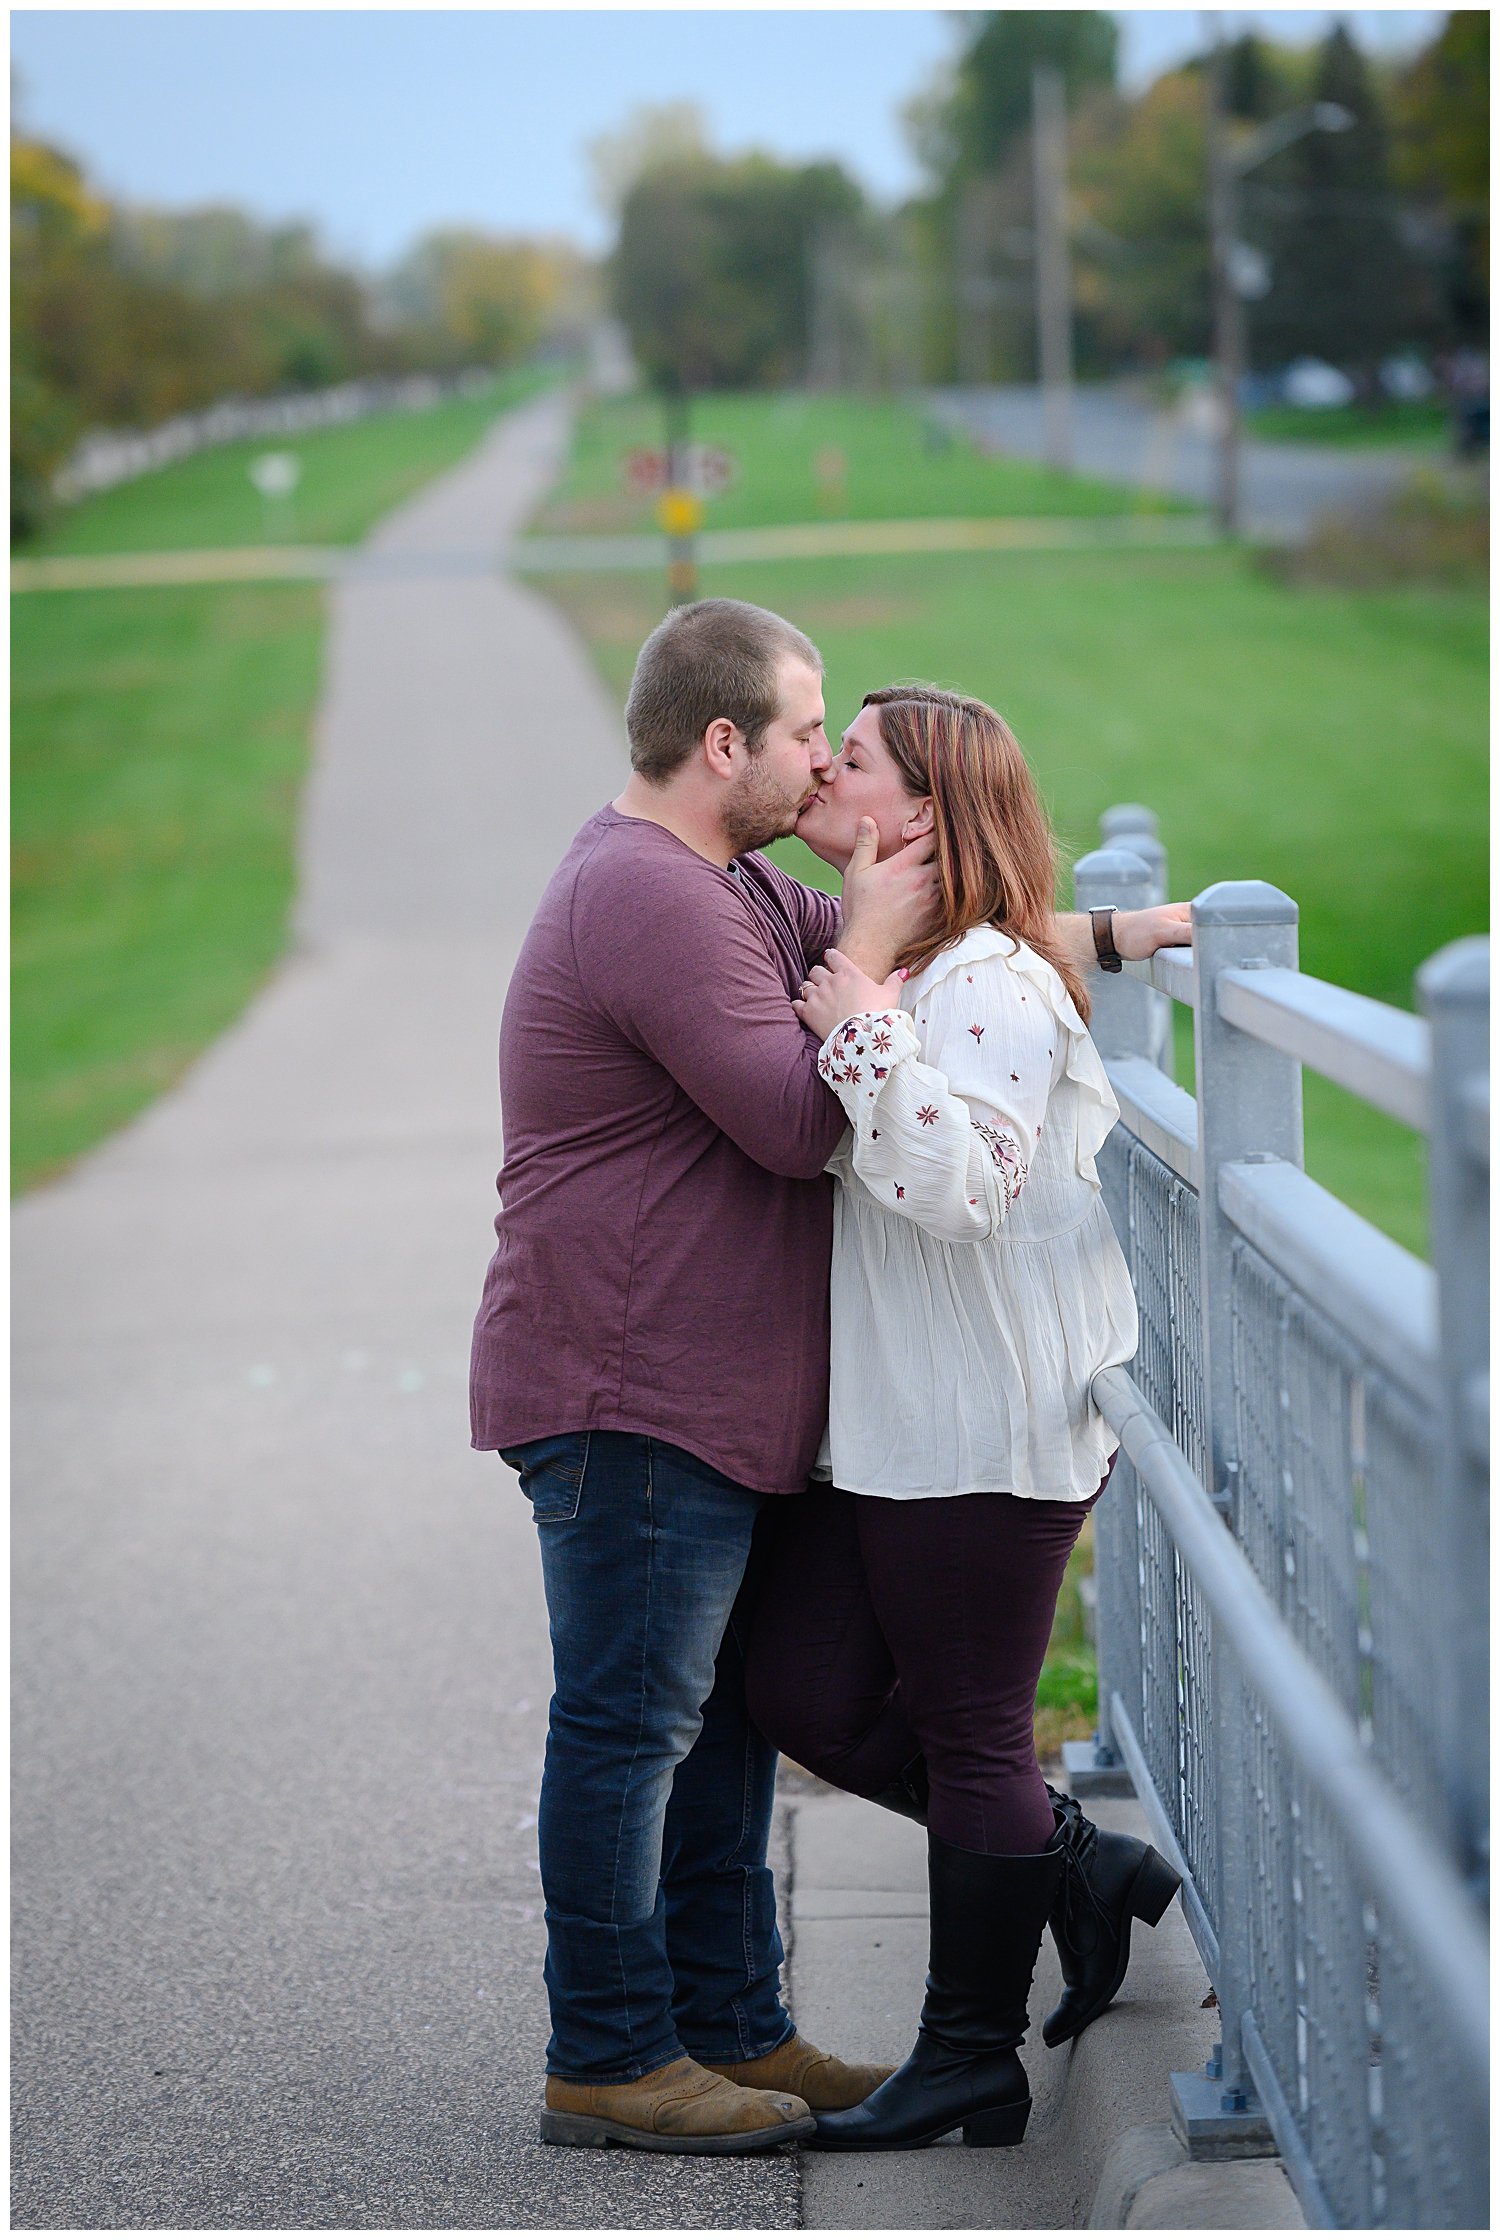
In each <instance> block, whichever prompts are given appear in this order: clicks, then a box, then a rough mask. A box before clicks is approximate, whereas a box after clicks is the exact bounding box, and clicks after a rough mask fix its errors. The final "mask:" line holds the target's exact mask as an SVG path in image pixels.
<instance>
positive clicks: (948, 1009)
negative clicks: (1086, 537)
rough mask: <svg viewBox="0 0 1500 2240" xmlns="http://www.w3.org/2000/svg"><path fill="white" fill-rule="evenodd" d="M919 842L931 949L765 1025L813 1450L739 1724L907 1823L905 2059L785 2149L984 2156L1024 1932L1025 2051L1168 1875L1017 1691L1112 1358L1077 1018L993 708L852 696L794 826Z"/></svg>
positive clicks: (1104, 2001)
mask: <svg viewBox="0 0 1500 2240" xmlns="http://www.w3.org/2000/svg"><path fill="white" fill-rule="evenodd" d="M866 818H869V819H873V820H874V823H875V825H876V827H877V829H878V832H879V841H880V853H881V854H882V855H885V854H889V853H891V852H892V851H893V850H894V849H896V848H898V847H899V846H901V845H902V844H903V842H905V841H907V840H910V839H912V838H914V837H915V836H916V835H918V834H919V833H923V832H928V831H930V832H931V833H932V835H933V839H934V845H935V851H936V860H937V865H938V870H939V878H940V885H941V894H942V913H941V918H940V920H939V922H938V923H937V925H936V927H935V928H934V930H933V931H932V932H931V933H930V935H929V936H928V937H927V938H925V939H924V940H923V941H922V942H921V943H920V944H919V945H918V946H917V947H916V948H914V949H913V950H912V951H911V952H910V953H909V954H908V956H907V957H906V958H905V959H904V960H903V970H902V971H901V972H899V973H898V974H896V975H895V976H893V978H892V979H891V980H889V981H887V982H886V983H885V985H884V986H883V987H882V986H877V985H876V984H875V983H874V982H873V981H871V980H869V979H867V978H866V976H865V975H864V974H863V973H862V972H860V971H859V970H858V969H857V968H856V967H855V966H854V965H853V964H852V963H850V962H849V960H848V959H847V958H845V957H843V956H841V954H840V953H839V952H838V951H837V950H831V951H830V952H829V954H828V958H827V960H826V962H825V963H824V964H822V965H819V966H817V967H815V968H814V970H813V972H812V973H811V975H810V977H809V979H808V981H807V982H806V983H805V984H804V987H803V991H802V996H801V999H800V1001H799V1002H798V1003H797V1005H796V1010H797V1012H798V1015H799V1016H800V1017H801V1019H802V1020H803V1023H804V1024H805V1025H807V1026H809V1027H811V1028H812V1029H813V1030H814V1032H816V1033H817V1034H818V1035H819V1036H820V1037H822V1040H823V1047H822V1050H821V1053H820V1056H819V1061H818V1062H819V1070H820V1072H821V1073H822V1075H823V1078H824V1080H825V1081H827V1082H828V1084H829V1085H830V1087H831V1088H833V1089H834V1091H835V1092H836V1093H837V1095H838V1096H839V1098H840V1099H841V1101H842V1102H843V1104H844V1107H845V1109H846V1111H847V1113H848V1115H849V1120H850V1134H849V1135H848V1136H846V1138H845V1139H844V1142H843V1144H842V1145H841V1146H840V1148H839V1150H838V1152H837V1153H836V1154H835V1157H834V1160H833V1162H832V1168H833V1171H834V1173H835V1175H836V1177H837V1180H838V1183H839V1190H838V1200H837V1209H836V1216H835V1232H834V1255H833V1274H832V1310H833V1312H832V1319H833V1331H832V1338H833V1354H832V1374H831V1393H830V1408H829V1428H828V1440H827V1444H826V1448H825V1454H824V1457H823V1461H822V1464H821V1465H820V1472H821V1471H822V1470H825V1469H826V1472H827V1476H828V1477H829V1478H830V1479H831V1483H825V1484H822V1485H819V1484H816V1483H815V1484H814V1485H813V1486H812V1487H811V1488H810V1489H809V1491H808V1492H807V1494H806V1495H805V1496H803V1497H802V1498H800V1499H798V1500H796V1501H788V1502H785V1503H778V1504H775V1505H774V1511H768V1512H767V1516H766V1519H765V1525H766V1542H765V1546H764V1548H763V1551H762V1553H761V1559H760V1560H761V1562H762V1564H763V1567H764V1568H763V1570H762V1572H761V1585H760V1590H759V1598H758V1601H757V1604H756V1609H755V1617H754V1623H753V1633H752V1639H751V1649H750V1665H749V1674H748V1686H749V1692H750V1702H751V1709H752V1712H753V1714H754V1716H755V1718H756V1719H757V1721H758V1723H759V1724H760V1725H761V1726H762V1728H763V1729H764V1730H765V1732H766V1733H767V1734H768V1736H769V1737H770V1739H771V1740H772V1741H773V1742H775V1743H776V1744H777V1745H778V1747H779V1748H781V1749H782V1750H784V1751H785V1752H786V1753H787V1754H788V1755H789V1756H791V1757H793V1758H795V1759H796V1760H797V1761H798V1762H799V1763H800V1764H802V1765H804V1766H807V1767H808V1768H809V1769H810V1770H812V1771H813V1772H815V1773H817V1774H820V1775H821V1776H823V1778H825V1779H826V1780H828V1781H831V1782H833V1783H835V1784H837V1785H838V1786H840V1787H842V1788H846V1789H850V1790H853V1791H854V1792H856V1793H857V1794H860V1795H863V1796H867V1797H871V1798H873V1799H875V1800H876V1801H878V1802H881V1803H884V1804H887V1805H891V1806H892V1807H893V1808H894V1809H896V1810H898V1811H905V1812H907V1813H909V1814H910V1815H911V1816H912V1817H914V1818H918V1819H924V1820H925V1821H926V1824H927V1829H928V1864H929V1887H930V1899H931V1965H930V1971H929V1975H928V1980H927V1997H926V2000H925V2002H924V2005H923V2010H922V2021H921V2028H920V2030H919V2033H918V2037H917V2043H916V2047H915V2050H914V2051H913V2053H912V2054H911V2056H910V2057H909V2058H908V2060H907V2061H906V2062H905V2063H904V2064H903V2065H902V2067H901V2068H899V2069H898V2070H896V2071H895V2073H894V2074H893V2075H891V2076H890V2077H888V2078H887V2079H886V2081H885V2082H884V2083H883V2084H881V2085H880V2086H879V2087H878V2088H877V2090H876V2091H874V2092H873V2093H872V2094H871V2095H870V2097H869V2098H868V2099H867V2100H865V2101H864V2102H863V2103H862V2104H861V2105H860V2106H859V2107H857V2108H853V2109H850V2110H847V2111H844V2112H842V2113H839V2114H835V2115H829V2116H824V2117H820V2118H819V2122H818V2130H817V2135H816V2137H815V2139H814V2140H813V2141H812V2142H811V2143H812V2144H813V2145H817V2146H824V2147H830V2148H831V2147H849V2148H872V2147H911V2146H924V2145H928V2144H930V2143H931V2142H932V2141H933V2140H934V2139H937V2138H940V2137H942V2136H943V2135H944V2134H945V2133H946V2132H949V2131H952V2130H955V2129H957V2128H958V2127H959V2126H960V2125H962V2127H963V2132H964V2138H965V2141H966V2142H967V2143H968V2144H970V2145H976V2146H1002V2145H1013V2144H1015V2143H1016V2142H1017V2141H1018V2140H1019V2139H1020V2138H1021V2136H1022V2134H1023V2132H1024V2130H1025V2127H1026V2118H1027V2114H1028V2112H1029V2109H1030V2104H1031V2102H1030V2094H1029V2091H1028V2089H1027V2084H1026V2076H1025V2071H1024V2070H1023V2068H1022V2066H1021V2062H1020V2060H1019V2057H1018V2055H1017V2053H1016V2050H1015V2049H1016V2047H1017V2046H1018V2045H1019V2043H1020V2042H1021V2039H1022V2036H1023V2034H1024V2032H1025V2029H1026V2025H1027V2013H1026V2001H1027V1995H1028V1993H1029V1991H1030V1987H1031V1977H1032V1971H1033V1967H1034V1965H1035V1960H1036V1955H1037V1950H1038V1946H1039V1944H1040V1940H1041V1936H1042V1932H1043V1929H1044V1928H1045V1926H1046V1925H1047V1922H1048V1919H1049V1916H1050V1918H1051V1920H1052V1925H1053V1928H1054V1933H1055V1934H1056V1936H1057V1939H1058V1944H1059V1949H1060V1951H1061V1954H1062V1959H1063V1971H1064V1977H1065V1981H1066V1984H1067V1986H1068V1988H1067V1991H1066V1993H1065V1996H1064V1999H1063V2001H1062V2004H1061V2006H1060V2007H1059V2008H1058V2009H1057V2011H1056V2012H1055V2013H1054V2014H1053V2015H1051V2016H1049V2017H1048V2021H1047V2025H1046V2029H1045V2033H1044V2034H1045V2036H1046V2038H1047V2041H1048V2042H1049V2043H1056V2042H1058V2041H1059V2040H1061V2039H1063V2038H1067V2037H1071V2036H1074V2035H1076V2033H1077V2032H1078V2031H1079V2030H1080V2029H1082V2028H1084V2027H1085V2026H1086V2025H1087V2024H1088V2023H1089V2022H1091V2021H1092V2020H1093V2019H1094V2017H1095V2015H1097V2014H1099V2013H1101V2012H1102V2011H1103V2009H1104V2007H1105V2006H1107V2005H1108V2003H1109V2001H1110V1999H1111V1998H1113V1996H1114V1994H1115V1992H1116V1991H1117V1990H1118V1988H1119V1984H1120V1982H1121V1980H1122V1978H1123V1976H1124V1972H1125V1966H1126V1963H1127V1960H1128V1956H1129V1929H1130V1922H1131V1919H1132V1917H1135V1918H1140V1919H1145V1920H1149V1921H1153V1922H1154V1921H1156V1920H1159V1919H1160V1917H1161V1914H1162V1913H1163V1911H1164V1910H1165V1908H1166V1906H1167V1904H1168V1903H1169V1901H1170V1899H1171V1897H1172V1895H1173V1893H1174V1891H1175V1890H1176V1888H1177V1881H1178V1878H1177V1876H1176V1875H1175V1874H1174V1873H1173V1871H1172V1869H1171V1868H1170V1867H1169V1866H1168V1865H1167V1864H1166V1862H1165V1861H1164V1860H1162V1859H1161V1858H1160V1857H1159V1856H1158V1854H1157V1853H1156V1852H1155V1851H1153V1850H1152V1849H1151V1847H1150V1846H1149V1845H1146V1844H1143V1843H1141V1842H1139V1841H1138V1840H1136V1839H1134V1838H1131V1837H1125V1836H1110V1835H1105V1834H1102V1833H1101V1832H1100V1831H1098V1830H1096V1829H1094V1828H1092V1827H1091V1826H1090V1824H1089V1823H1088V1822H1087V1821H1085V1820H1084V1818H1083V1816H1082V1814H1081V1812H1080V1811H1079V1808H1078V1806H1077V1805H1076V1804H1075V1803H1073V1802H1072V1801H1071V1800H1067V1799H1061V1798H1054V1796H1053V1793H1052V1792H1051V1791H1049V1790H1048V1788H1047V1786H1046V1784H1045V1783H1044V1781H1043V1779H1042V1776H1041V1772H1040V1770H1039V1768H1038V1766H1037V1762H1036V1753H1035V1746H1034V1740H1033V1724H1032V1722H1033V1714H1034V1709H1035V1702H1036V1684H1037V1677H1038V1674H1039V1672H1040V1670H1041V1664H1042V1659H1043V1656H1044V1655H1045V1653H1046V1647H1047V1641H1048V1637H1049V1634H1050V1631H1051V1625H1052V1617H1053V1611H1054V1608H1055V1605H1056V1601H1057V1594H1058V1589H1059V1587H1060V1585H1061V1583H1062V1577H1063V1572H1064V1568H1065V1566H1066V1564H1067V1560H1068V1556H1069V1554H1070V1552H1071V1550H1072V1548H1073V1546H1074V1543H1075V1541H1076V1540H1077V1537H1078V1534H1079V1531H1080V1529H1081V1527H1082V1524H1083V1521H1084V1518H1085V1517H1086V1516H1087V1515H1088V1513H1089V1511H1090V1509H1091V1508H1092V1507H1093V1505H1094V1502H1095V1501H1096V1500H1097V1499H1098V1497H1099V1494H1100V1493H1101V1492H1102V1491H1103V1487H1104V1483H1105V1481H1106V1479H1107V1478H1108V1475H1109V1471H1110V1468H1111V1466H1112V1458H1113V1450H1114V1446H1115V1441H1114V1438H1113V1436H1112V1434H1111V1432H1110V1430H1109V1427H1108V1425H1107V1424H1106V1423H1105V1421H1104V1419H1103V1418H1102V1416H1101V1415H1100V1414H1099V1412H1098V1410H1097V1409H1096V1408H1095V1407H1094V1405H1093V1402H1092V1399H1091V1397H1090V1391H1089V1386H1090V1380H1091V1379H1092V1377H1093V1376H1094V1374H1095V1372H1096V1371H1097V1370H1099V1369H1102V1368H1104V1367H1106V1366H1108V1365H1110V1364H1113V1363H1117V1362H1123V1361H1128V1360H1129V1359H1130V1358H1131V1356H1132V1355H1133V1353H1134V1352H1135V1346H1136V1316H1135V1301H1134V1297H1133V1295H1132V1292H1131V1287H1130V1279H1129V1276H1128V1273H1127V1271H1126V1267H1125V1262H1124V1259H1123V1257H1122V1255H1121V1252H1120V1248H1119V1246H1118V1244H1117V1243H1116V1241H1115V1237H1114V1233H1113V1231H1112V1229H1111V1227H1110V1224H1109V1217H1108V1215H1107V1213H1106V1211H1105V1209H1104V1205H1103V1201H1102V1198H1101V1196H1100V1191H1099V1183H1098V1178H1097V1175H1096V1173H1095V1169H1094V1157H1095V1154H1096V1153H1097V1151H1098V1150H1099V1147H1100V1145H1101V1144H1102V1143H1103V1141H1104V1139H1105V1137H1106V1136H1107V1134H1108V1133H1109V1130H1110V1128H1111V1127H1112V1125H1113V1124H1114V1121H1115V1119H1116V1118H1117V1116H1118V1107H1117V1105H1116V1103H1115V1100H1114V1096H1113V1093H1112V1091H1111V1089H1110V1086H1109V1082H1108V1079H1107V1077H1106V1075H1105V1072H1104V1068H1103V1066H1102V1065H1101V1063H1100V1060H1099V1057H1098V1054H1097V1052H1096V1051H1095V1049H1094V1046H1093V1044H1092V1042H1091V1041H1090V1039H1089V1035H1088V1030H1087V1027H1086V1025H1085V1020H1086V1018H1087V1014H1088V998H1087V996H1086V994H1085V992H1084V988H1083V986H1082V983H1081V982H1080V981H1079V979H1078V978H1077V976H1076V974H1075V972H1074V971H1073V969H1072V967H1071V966H1070V965H1069V963H1068V962H1067V961H1066V959H1065V958H1064V957H1063V956H1062V954H1061V953H1060V951H1058V950H1057V949H1055V948H1054V946H1053V942H1052V933H1051V927H1052V909H1053V885H1054V873H1055V856H1054V848H1053V842H1052V837H1051V834H1050V831H1049V828H1048V825H1047V821H1046V817H1045V814H1044V812H1043V810H1042V807H1041V803H1040V801H1039V799H1038V796H1037V792H1036V787H1035V784H1034V782H1033V780H1032V776H1031V772H1030V771H1029V769H1028V768H1027V765H1026V762H1025V760H1024V758H1023V756H1022V755H1021V752H1020V749H1019V748H1018V746H1017V745H1016V742H1015V739H1014V738H1013V737H1012V735H1011V733H1010V731H1009V730H1008V729H1007V727H1006V725H1005V724H1004V723H1003V722H1002V720H1001V718H1000V717H999V716H998V715H997V714H996V713H995V711H994V710H993V709H992V708H988V707H986V706H984V705H983V703H982V702H980V701H976V700H968V699H964V698H962V697H960V696H959V695H958V694H956V693H951V692H942V691H938V690H936V689H935V688H932V687H928V686H903V687H895V688H893V689H892V690H890V691H886V692H875V693H871V694H870V695H869V696H868V698H867V699H866V701H865V703H864V706H863V708H862V709H861V711H860V714H859V716H858V717H857V718H856V719H855V721H854V723H853V724H851V725H850V727H849V730H848V731H847V732H846V734H845V738H844V749H843V753H842V755H841V756H840V757H839V759H838V760H837V762H836V763H835V765H834V767H833V769H832V771H831V772H830V774H829V776H828V778H827V779H826V780H825V782H824V784H823V787H822V789H821V791H820V793H819V795H818V797H817V799H816V800H815V801H814V802H813V803H812V804H811V805H810V806H809V807H808V809H807V810H806V811H805V812H804V813H803V816H802V818H801V821H800V822H799V825H798V831H799V833H800V834H801V836H802V838H803V839H804V840H805V841H806V842H807V844H808V846H809V847H810V848H812V849H813V850H814V852H815V853H816V854H818V855H820V856H822V857H823V858H824V860H825V861H827V862H829V863H833V864H837V865H840V866H842V865H843V864H844V863H845V862H847V860H848V858H849V856H850V854H851V853H852V851H853V848H854V843H855V838H856V834H857V832H858V829H859V826H860V823H861V821H862V820H863V819H866Z"/></svg>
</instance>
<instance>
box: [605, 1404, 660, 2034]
mask: <svg viewBox="0 0 1500 2240" xmlns="http://www.w3.org/2000/svg"><path fill="white" fill-rule="evenodd" d="M651 1457H652V1444H651V1441H650V1440H649V1439H648V1440H647V1441H646V1548H647V1555H646V1607H645V1611H644V1613H643V1616H642V1630H641V1677H640V1690H641V1692H640V1703H639V1707H638V1710H637V1714H636V1730H635V1746H634V1748H633V1749H632V1751H631V1753H630V1764H629V1766H628V1767H627V1768H626V1772H625V1784H624V1788H623V1789H622V1791H621V1812H620V1820H619V1825H618V1827H617V1829H616V1831H615V1858H614V1867H613V1869H612V1872H611V1875H610V1885H609V1912H610V1920H611V1922H612V1923H613V1925H614V1928H615V1933H616V1941H615V1951H616V1953H617V1954H618V1953H619V1950H620V1946H619V1922H618V1920H617V1919H616V1915H617V1913H618V1909H619V1902H620V1854H621V1851H622V1849H623V1847H624V1842H625V1812H624V1800H625V1798H626V1797H628V1796H629V1794H630V1784H631V1777H632V1775H633V1774H634V1772H635V1768H636V1763H637V1760H638V1759H639V1757H640V1754H641V1743H642V1741H643V1740H644V1738H645V1733H646V1668H647V1663H648V1661H649V1657H650V1647H649V1644H650V1639H651V1600H652V1590H653V1588H654V1587H655V1584H656V1530H655V1519H654V1517H653V1515H652V1506H651V1504H652V1482H651ZM620 1992H621V2002H620V2003H621V2005H622V2007H623V2008H624V2013H625V2035H626V2038H627V2039H628V2041H629V2044H630V2051H631V2054H632V2056H633V2055H634V2053H635V2018H634V2016H633V2015H632V2013H631V2011H630V1978H629V1973H628V1971H627V1969H626V1967H625V1963H624V1960H623V1957H622V1958H621V1959H620ZM643 2073H644V2072H643Z"/></svg>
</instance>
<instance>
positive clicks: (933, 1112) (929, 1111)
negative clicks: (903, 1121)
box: [917, 1104, 938, 1128]
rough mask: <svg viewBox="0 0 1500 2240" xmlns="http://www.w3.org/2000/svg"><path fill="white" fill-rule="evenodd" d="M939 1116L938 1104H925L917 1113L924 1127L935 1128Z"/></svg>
mask: <svg viewBox="0 0 1500 2240" xmlns="http://www.w3.org/2000/svg"><path fill="white" fill-rule="evenodd" d="M937 1116H938V1113H937V1106H936V1105H935V1104H924V1105H923V1106H922V1107H921V1108H920V1109H919V1111H918V1113H917V1118H918V1119H919V1120H920V1121H921V1123H922V1125H923V1127H924V1128H935V1127H936V1126H937Z"/></svg>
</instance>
